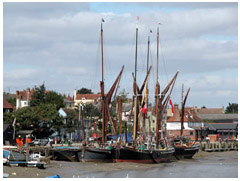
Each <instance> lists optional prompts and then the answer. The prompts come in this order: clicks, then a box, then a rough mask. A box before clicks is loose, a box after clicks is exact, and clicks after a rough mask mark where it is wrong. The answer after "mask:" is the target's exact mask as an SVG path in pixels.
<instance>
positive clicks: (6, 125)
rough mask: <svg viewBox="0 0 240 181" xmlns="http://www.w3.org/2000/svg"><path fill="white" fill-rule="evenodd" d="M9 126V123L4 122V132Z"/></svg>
mask: <svg viewBox="0 0 240 181" xmlns="http://www.w3.org/2000/svg"><path fill="white" fill-rule="evenodd" d="M8 127H9V124H3V132H4V131H6V129H7V128H8Z"/></svg>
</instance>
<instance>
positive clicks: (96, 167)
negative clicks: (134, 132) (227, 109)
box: [3, 151, 238, 178]
mask: <svg viewBox="0 0 240 181" xmlns="http://www.w3.org/2000/svg"><path fill="white" fill-rule="evenodd" d="M3 171H4V172H7V173H9V174H10V175H9V178H10V177H11V178H13V177H14V178H44V177H47V176H52V175H55V174H58V175H60V177H62V178H78V177H79V178H87V177H88V178H89V177H94V178H126V177H129V178H137V177H138V178H237V177H238V152H237V151H231V152H212V153H207V152H199V153H197V154H196V155H195V156H194V158H193V159H189V160H188V159H184V160H172V161H171V162H169V163H160V164H134V163H82V162H63V161H61V162H60V161H51V163H50V164H49V165H47V166H46V169H37V168H29V167H26V168H23V167H8V166H4V167H3Z"/></svg>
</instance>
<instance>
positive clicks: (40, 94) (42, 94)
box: [30, 84, 47, 107]
mask: <svg viewBox="0 0 240 181" xmlns="http://www.w3.org/2000/svg"><path fill="white" fill-rule="evenodd" d="M46 97H47V94H46V88H45V85H44V84H42V85H40V86H39V87H37V86H35V88H34V93H33V95H32V96H31V101H30V106H31V107H34V106H38V105H40V104H41V103H46Z"/></svg>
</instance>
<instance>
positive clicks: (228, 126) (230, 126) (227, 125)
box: [210, 123, 238, 130]
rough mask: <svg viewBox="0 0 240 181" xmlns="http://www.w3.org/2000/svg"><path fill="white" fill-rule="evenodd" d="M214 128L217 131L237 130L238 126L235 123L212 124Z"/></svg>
mask: <svg viewBox="0 0 240 181" xmlns="http://www.w3.org/2000/svg"><path fill="white" fill-rule="evenodd" d="M210 125H211V126H213V127H214V128H215V129H216V130H217V129H237V127H238V124H234V123H212V124H210Z"/></svg>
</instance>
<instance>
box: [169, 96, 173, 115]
mask: <svg viewBox="0 0 240 181" xmlns="http://www.w3.org/2000/svg"><path fill="white" fill-rule="evenodd" d="M169 104H170V105H171V107H172V113H173V114H174V110H173V104H172V100H171V98H169Z"/></svg>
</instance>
